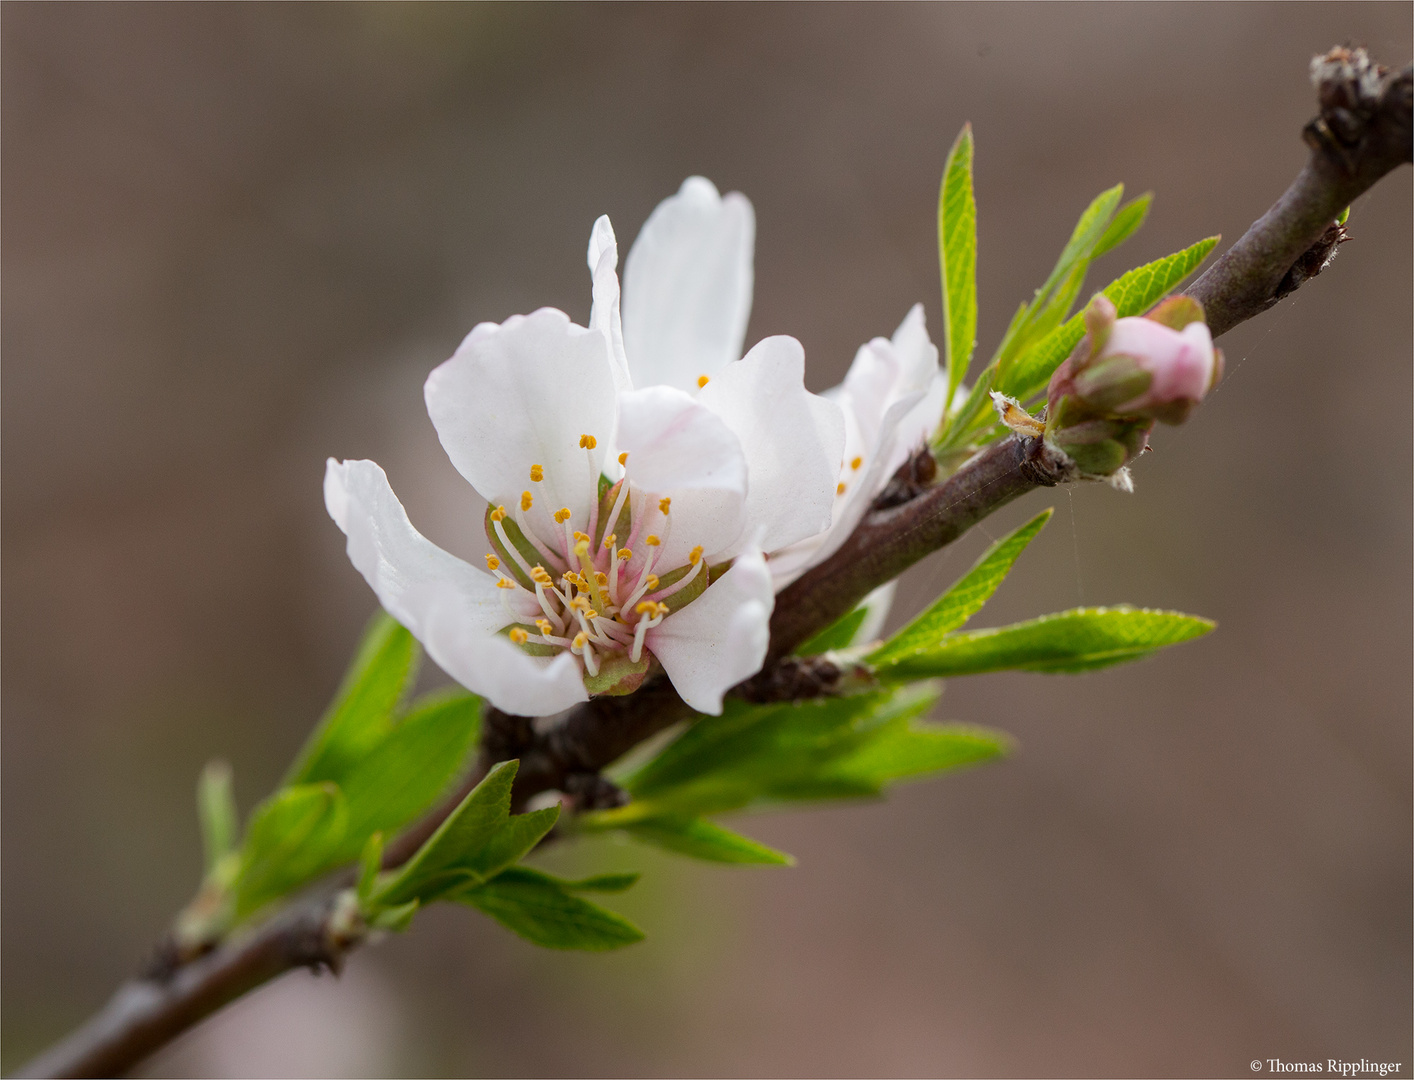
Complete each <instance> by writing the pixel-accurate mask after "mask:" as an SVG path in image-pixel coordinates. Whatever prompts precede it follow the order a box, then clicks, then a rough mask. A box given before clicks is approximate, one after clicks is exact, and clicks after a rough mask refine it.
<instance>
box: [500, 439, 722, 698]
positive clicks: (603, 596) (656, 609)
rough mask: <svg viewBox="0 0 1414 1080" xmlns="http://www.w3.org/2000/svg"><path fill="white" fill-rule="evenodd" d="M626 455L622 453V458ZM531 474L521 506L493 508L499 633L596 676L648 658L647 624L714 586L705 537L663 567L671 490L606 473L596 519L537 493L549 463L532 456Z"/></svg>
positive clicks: (588, 446) (589, 447)
mask: <svg viewBox="0 0 1414 1080" xmlns="http://www.w3.org/2000/svg"><path fill="white" fill-rule="evenodd" d="M579 445H580V446H581V447H582V448H584V449H585V450H586V451H593V450H594V448H595V446H596V445H597V442H596V440H595V438H594V436H592V435H583V436H581V437H580V440H579ZM627 459H628V455H627V454H620V455H619V464H620V465H626V464H627ZM529 477H530V483H531V487H530V488H528V489H526V490H525V491H523V492H521V496H520V499H519V500H518V502H517V504H516V506H515V507H514V509H513V510H510V511H508V510H507V509H506V507H505V506H495V507H491V508H489V509H488V510H487V514H486V537H487V539H488V540H489V541H490V542H491V547H492V551H490V552H488V553H487V555H486V565H487V567H488V568H489V569H490V570H491V572H492V573H493V574H495V575H496V577H497V579H498V580H497V582H496V584H497V586H498V587H499V588H500V590H501V600H502V604H503V606H504V607H505V609H506V616H507V622H506V625H505V626H503V627H502V629H501V632H502V633H504V634H506V635H507V636H508V637H509V638H510V639H511V641H513V642H515V643H516V644H517V645H519V646H520V647H521V648H522V649H524V650H525V651H526V652H528V653H530V654H531V655H534V656H553V655H556V654H558V653H559V652H561V651H563V650H568V651H569V652H571V653H573V654H574V655H575V656H578V657H579V658H580V659H581V661H582V662H583V664H584V669H585V671H586V673H587V674H588V675H589V676H591V677H593V676H596V675H598V674H599V672H600V669H601V668H602V666H603V665H604V663H605V662H606V661H608V660H610V659H613V658H624V659H627V660H628V661H629V662H630V663H631V664H633V665H643V666H645V667H646V659H645V656H644V641H645V636H646V635H647V633H648V631H650V630H652V629H653V627H655V626H657V625H658V624H659V623H661V622H662V621H663V619H665V618H666V617H667V616H668V615H670V614H672V613H673V612H674V611H677V610H678V609H680V608H682V607H684V606H685V605H686V604H688V603H691V602H692V601H693V600H695V599H696V598H697V597H698V596H700V595H701V594H702V592H703V590H704V589H706V588H707V583H708V576H709V571H708V567H707V560H706V559H704V558H703V552H702V548H701V546H697V547H694V548H693V549H692V550H691V551H690V552H689V553H688V556H687V563H686V564H685V565H682V566H673V567H665V566H663V565H662V561H663V560H662V558H661V556H662V553H663V550H664V548H663V541H664V540H665V539H666V538H667V537H668V536H669V535H670V533H671V531H672V527H673V517H672V499H671V498H670V497H667V496H662V497H658V496H655V495H653V494H651V493H648V492H645V491H642V490H640V489H638V488H637V487H635V486H634V485H633V484H631V483H630V482H629V479H628V477H627V475H625V476H624V478H623V479H621V480H619V481H617V482H614V481H611V480H610V479H609V478H608V477H606V476H600V478H599V490H598V492H597V493H596V497H595V498H594V499H593V500H591V501H590V504H589V505H590V509H589V512H588V515H587V518H588V520H581V521H578V522H577V521H575V520H574V514H573V512H572V511H571V510H570V508H569V507H567V506H566V507H560V508H559V509H555V510H552V509H551V508H550V507H549V506H546V505H544V502H543V500H542V499H540V498H539V497H538V494H537V486H538V485H540V484H542V483H543V481H544V479H545V470H544V468H543V467H542V466H540V465H538V464H533V465H531V466H530V469H529Z"/></svg>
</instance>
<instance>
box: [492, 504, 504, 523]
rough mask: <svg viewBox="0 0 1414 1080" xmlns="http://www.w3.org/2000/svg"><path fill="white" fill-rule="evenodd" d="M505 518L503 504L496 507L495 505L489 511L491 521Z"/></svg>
mask: <svg viewBox="0 0 1414 1080" xmlns="http://www.w3.org/2000/svg"><path fill="white" fill-rule="evenodd" d="M505 518H506V508H505V507H504V506H498V507H496V509H494V510H492V511H491V520H492V521H504V520H505Z"/></svg>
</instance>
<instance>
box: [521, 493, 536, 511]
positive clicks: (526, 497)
mask: <svg viewBox="0 0 1414 1080" xmlns="http://www.w3.org/2000/svg"><path fill="white" fill-rule="evenodd" d="M533 501H534V500H533V499H531V497H530V492H528V491H522V492H521V493H520V508H521V509H522V510H529V509H530V504H531V503H532V502H533Z"/></svg>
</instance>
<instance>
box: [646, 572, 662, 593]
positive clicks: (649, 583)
mask: <svg viewBox="0 0 1414 1080" xmlns="http://www.w3.org/2000/svg"><path fill="white" fill-rule="evenodd" d="M643 587H644V588H645V589H647V590H648V591H649V592H652V591H653V590H654V589H656V588H657V587H658V575H657V574H649V575H648V576H647V577H646V578H644V579H643Z"/></svg>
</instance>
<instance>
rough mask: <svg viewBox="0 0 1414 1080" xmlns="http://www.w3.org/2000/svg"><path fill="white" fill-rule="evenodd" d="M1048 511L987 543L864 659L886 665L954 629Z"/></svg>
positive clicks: (978, 606) (992, 588) (992, 587)
mask: <svg viewBox="0 0 1414 1080" xmlns="http://www.w3.org/2000/svg"><path fill="white" fill-rule="evenodd" d="M1051 513H1052V509H1051V508H1050V507H1047V508H1046V509H1045V510H1042V511H1041V512H1040V513H1039V514H1037V515H1036V516H1035V517H1034V518H1032V519H1031V520H1030V521H1028V522H1027V523H1026V524H1025V525H1022V526H1021V527H1020V528H1019V529H1016V530H1015V531H1013V532H1012V533H1010V534H1009V535H1007V536H1004V537H1002V539H1000V540H998V541H997V542H996V543H995V544H993V545H992V546H991V547H989V548H988V549H987V550H986V551H985V552H983V554H982V557H981V558H980V559H978V560H977V562H976V563H975V564H974V565H973V567H972V569H971V570H969V571H968V572H967V573H966V574H964V575H963V576H962V577H961V578H959V579H958V580H957V582H956V583H955V584H954V585H953V587H952V588H950V589H949V590H948V591H947V592H945V593H943V595H942V596H940V597H938V599H937V600H935V601H934V602H933V604H932V606H930V607H929V608H928V609H927V610H926V611H924V612H923V614H921V615H919V616H918V618H916V619H914V620H913V621H912V622H911V623H909V624H908V625H907V626H905V627H904V628H903V629H902V630H900V631H899V632H898V633H897V634H895V635H894V636H893V637H892V638H891V639H890V640H889V641H887V642H885V643H884V644H883V645H882V646H881V647H880V648H878V649H876V650H874V652H872V653H870V654H869V656H868V657H866V662H867V663H870V664H874V665H876V666H882V665H887V664H890V663H896V662H897V661H899V660H900V659H903V658H904V657H907V656H910V655H912V654H913V653H916V652H918V651H919V650H921V649H926V648H930V647H931V646H933V645H936V644H937V643H938V641H939V640H940V639H941V638H942V637H943V635H944V634H947V633H950V632H951V631H953V630H956V629H957V628H958V627H959V626H962V625H963V624H964V623H965V622H967V620H968V619H970V618H972V616H973V615H975V614H977V612H979V611H980V610H982V605H983V604H985V603H986V602H987V601H988V600H990V599H991V597H992V594H993V593H994V592H996V591H997V587H998V586H1000V585H1001V583H1002V582H1003V581H1004V580H1005V579H1006V576H1007V575H1008V574H1009V573H1011V568H1012V566H1014V565H1015V564H1016V560H1017V559H1018V558H1020V556H1021V553H1022V552H1023V551H1025V550H1026V546H1027V545H1028V544H1030V543H1031V541H1032V540H1034V539H1035V538H1036V534H1037V533H1039V532H1040V531H1041V529H1042V528H1043V527H1044V526H1045V524H1046V522H1048V521H1050V520H1051Z"/></svg>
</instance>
